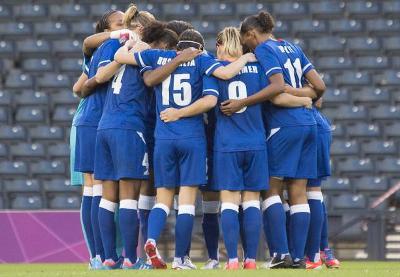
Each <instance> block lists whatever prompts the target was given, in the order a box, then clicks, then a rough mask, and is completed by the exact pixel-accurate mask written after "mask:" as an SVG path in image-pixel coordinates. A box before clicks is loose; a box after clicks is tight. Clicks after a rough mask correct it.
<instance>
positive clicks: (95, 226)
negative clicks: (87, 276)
mask: <svg viewBox="0 0 400 277" xmlns="http://www.w3.org/2000/svg"><path fill="white" fill-rule="evenodd" d="M102 195H103V185H101V184H95V185H93V199H92V209H91V216H90V217H91V221H92V231H93V238H94V245H95V249H96V256H100V258H101V260H102V261H104V249H103V242H102V239H101V233H100V226H99V205H100V200H101V196H102Z"/></svg>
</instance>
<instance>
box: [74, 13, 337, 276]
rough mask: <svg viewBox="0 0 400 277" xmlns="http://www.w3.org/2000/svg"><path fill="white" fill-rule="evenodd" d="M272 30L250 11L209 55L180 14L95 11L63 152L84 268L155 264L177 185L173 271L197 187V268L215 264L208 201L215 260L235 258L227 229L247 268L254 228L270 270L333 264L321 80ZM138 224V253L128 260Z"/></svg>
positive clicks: (186, 240) (184, 261) (186, 239)
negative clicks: (77, 188)
mask: <svg viewBox="0 0 400 277" xmlns="http://www.w3.org/2000/svg"><path fill="white" fill-rule="evenodd" d="M273 27H274V21H273V18H272V17H271V15H270V14H269V13H266V12H260V13H259V14H258V15H253V16H249V17H247V18H246V19H245V20H244V21H243V22H242V23H241V27H240V30H239V29H237V28H234V27H227V28H224V29H223V30H222V31H221V32H220V33H219V34H218V36H217V40H216V53H217V58H214V57H213V56H212V55H211V54H209V53H207V52H205V51H204V39H203V37H202V35H201V34H200V33H199V32H198V31H196V30H194V28H193V27H192V26H191V25H190V24H189V23H186V22H183V21H171V22H169V23H162V22H158V21H156V19H155V18H154V16H153V15H152V14H150V13H149V12H146V11H139V10H138V9H137V8H136V6H135V5H131V6H130V7H129V8H128V10H127V11H126V12H125V13H123V12H120V11H110V12H107V13H106V14H104V16H103V17H102V18H101V20H100V21H99V22H98V24H97V28H96V34H95V35H92V36H90V37H88V38H87V39H85V42H84V49H83V50H84V57H85V59H84V70H83V73H82V75H81V77H80V78H79V80H78V81H77V83H76V84H75V85H74V92H75V93H76V94H77V95H78V96H80V97H81V98H82V100H81V102H80V104H79V108H78V110H77V113H76V115H75V118H74V122H73V126H74V129H73V130H75V128H76V132H71V145H72V146H75V147H72V148H71V149H72V153H71V157H73V158H71V161H72V162H73V163H74V165H73V169H74V171H75V172H82V173H83V174H84V175H83V177H84V178H83V180H81V181H79V180H78V181H77V183H79V182H81V183H82V181H83V183H84V187H83V198H82V208H81V219H82V227H83V231H84V235H85V239H86V241H87V244H88V248H89V252H90V256H91V259H90V263H89V267H90V268H91V269H118V268H123V269H152V268H156V269H163V268H167V265H166V263H165V261H164V260H163V258H162V257H161V255H160V253H159V251H158V248H157V243H158V242H159V239H160V236H161V234H162V231H163V229H164V227H165V225H166V221H167V217H168V215H169V213H170V210H171V209H172V207H173V206H174V205H173V204H174V196H175V194H177V195H178V197H177V209H176V210H177V212H176V213H177V215H176V225H175V256H174V259H173V263H172V268H173V269H194V268H196V266H195V265H194V264H193V263H192V262H191V260H190V258H189V257H190V256H189V253H190V245H191V235H192V229H193V224H194V216H195V202H196V195H197V193H198V190H199V188H200V190H201V192H202V194H203V203H204V205H203V211H204V215H203V230H204V236H205V241H206V246H207V250H208V254H209V258H210V259H209V261H208V262H207V263H206V265H205V266H204V267H203V268H205V269H214V268H219V257H218V238H219V226H218V225H219V218H218V212H219V208H220V210H221V212H220V213H221V217H220V221H221V229H222V234H223V239H224V243H225V248H226V250H227V256H228V261H227V263H226V266H225V268H226V269H239V267H240V266H239V255H238V251H237V249H238V242H239V237H241V242H242V246H243V268H244V269H256V268H257V265H256V255H257V249H258V244H259V237H260V231H261V225H263V226H264V228H263V229H264V232H265V235H266V240H267V242H268V246H269V249H270V254H271V260H270V262H268V263H267V267H268V268H319V267H321V265H322V262H321V256H320V250H322V251H323V253H326V255H324V258H325V259H326V260H327V261H328V262H327V263H326V264H327V265H331V266H338V262H337V260H336V259H334V257H333V255H332V253H331V252H329V251H330V250H329V248H328V245H327V240H326V235H324V234H323V233H324V232H327V231H326V228H324V227H323V226H324V222H326V212H325V215H324V211H326V210H325V208H324V205H323V198H322V193H321V190H320V185H321V180H322V178H324V177H327V176H329V174H330V171H329V145H330V140H331V138H330V127H329V123H328V122H327V121H326V119H325V118H324V117H323V116H322V115H321V114H320V113H319V112H318V110H317V109H316V108H315V107H313V103H319V102H318V101H320V100H319V99H320V98H321V96H322V94H323V92H324V90H325V85H324V83H323V81H322V80H321V78H320V77H319V75H318V73H317V72H316V70H315V69H314V67H313V66H312V64H311V63H310V62H309V60H308V59H307V57H306V56H305V55H304V53H303V52H302V50H301V49H300V48H299V47H298V46H296V45H293V44H291V43H289V42H287V41H284V40H279V39H275V38H274V36H273V34H272V31H273ZM243 49H247V51H246V52H247V53H245V54H244V53H243ZM253 52H254V54H253ZM203 115H207V116H206V117H205V116H203ZM205 118H206V120H205ZM205 121H207V126H206V125H205ZM207 136H209V137H207ZM75 139H76V143H75ZM74 148H75V149H74ZM207 167H208V170H207ZM74 174H76V173H74ZM153 176H154V178H153ZM74 177H75V179H77V178H78V179H79V175H77V176H75V175H74ZM307 184H308V185H307ZM153 185H154V187H153ZM154 188H155V189H154ZM284 189H287V192H288V196H289V197H288V202H287V203H285V204H283V201H284V200H283V201H282V199H284V198H283V191H284ZM155 195H156V200H155V199H154V198H155V197H154V196H155ZM260 197H261V199H262V200H263V202H262V205H261V204H260ZM219 203H221V205H219ZM219 206H220V207H219ZM261 207H262V211H263V214H262V215H261V211H260V209H261ZM284 207H290V208H288V209H287V210H289V211H290V214H289V215H285V209H284ZM310 213H311V215H310ZM286 226H288V228H286ZM139 230H140V231H141V232H140V233H141V236H142V238H143V239H144V241H145V245H144V251H145V253H146V255H147V260H146V259H142V258H138V254H137V248H138V238H139ZM118 234H120V235H121V238H122V247H123V250H124V251H123V255H122V251H120V250H119V247H118V244H119V243H118V241H119V239H118ZM321 235H322V237H323V238H321ZM321 245H323V246H322V247H321ZM329 261H330V262H331V263H330V264H329ZM332 261H333V262H332Z"/></svg>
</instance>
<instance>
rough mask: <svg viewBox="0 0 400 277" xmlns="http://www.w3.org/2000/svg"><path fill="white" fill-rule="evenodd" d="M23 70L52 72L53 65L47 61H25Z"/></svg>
mask: <svg viewBox="0 0 400 277" xmlns="http://www.w3.org/2000/svg"><path fill="white" fill-rule="evenodd" d="M22 69H23V70H24V71H26V72H36V71H37V72H40V71H52V70H53V64H52V62H51V61H50V60H47V59H25V60H24V61H23V62H22Z"/></svg>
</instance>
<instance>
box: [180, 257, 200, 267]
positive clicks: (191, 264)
mask: <svg viewBox="0 0 400 277" xmlns="http://www.w3.org/2000/svg"><path fill="white" fill-rule="evenodd" d="M183 263H184V264H185V265H187V266H188V267H190V268H191V269H197V266H196V265H195V264H194V263H193V262H192V260H191V259H190V257H189V256H185V258H184V261H183Z"/></svg>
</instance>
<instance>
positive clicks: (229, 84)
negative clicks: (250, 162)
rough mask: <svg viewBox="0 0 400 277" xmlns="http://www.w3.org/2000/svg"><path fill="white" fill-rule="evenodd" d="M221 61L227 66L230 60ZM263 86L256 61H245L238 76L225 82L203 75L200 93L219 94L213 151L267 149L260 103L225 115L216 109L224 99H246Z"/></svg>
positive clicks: (262, 74) (263, 77)
mask: <svg viewBox="0 0 400 277" xmlns="http://www.w3.org/2000/svg"><path fill="white" fill-rule="evenodd" d="M221 64H224V65H227V64H229V62H221ZM265 86H266V78H265V75H264V73H263V70H262V68H261V66H260V64H259V63H248V64H247V65H246V66H245V67H243V69H242V70H241V71H240V73H239V74H238V75H236V76H235V77H233V78H232V79H230V80H227V81H224V80H220V79H217V78H214V77H212V76H205V77H204V82H203V92H204V93H207V92H217V93H218V107H216V108H215V117H216V128H215V135H214V151H221V152H233V151H248V150H263V149H265V148H266V144H265V140H266V138H265V131H264V123H263V117H262V105H261V104H257V105H253V106H249V107H245V108H243V109H242V110H240V111H238V112H236V113H235V114H233V115H232V116H226V115H224V114H223V113H222V112H221V110H220V109H219V105H220V104H221V103H222V102H223V101H225V100H228V99H243V98H246V97H248V96H251V95H253V94H255V93H257V92H259V91H260V90H261V89H263V88H264V87H265Z"/></svg>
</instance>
